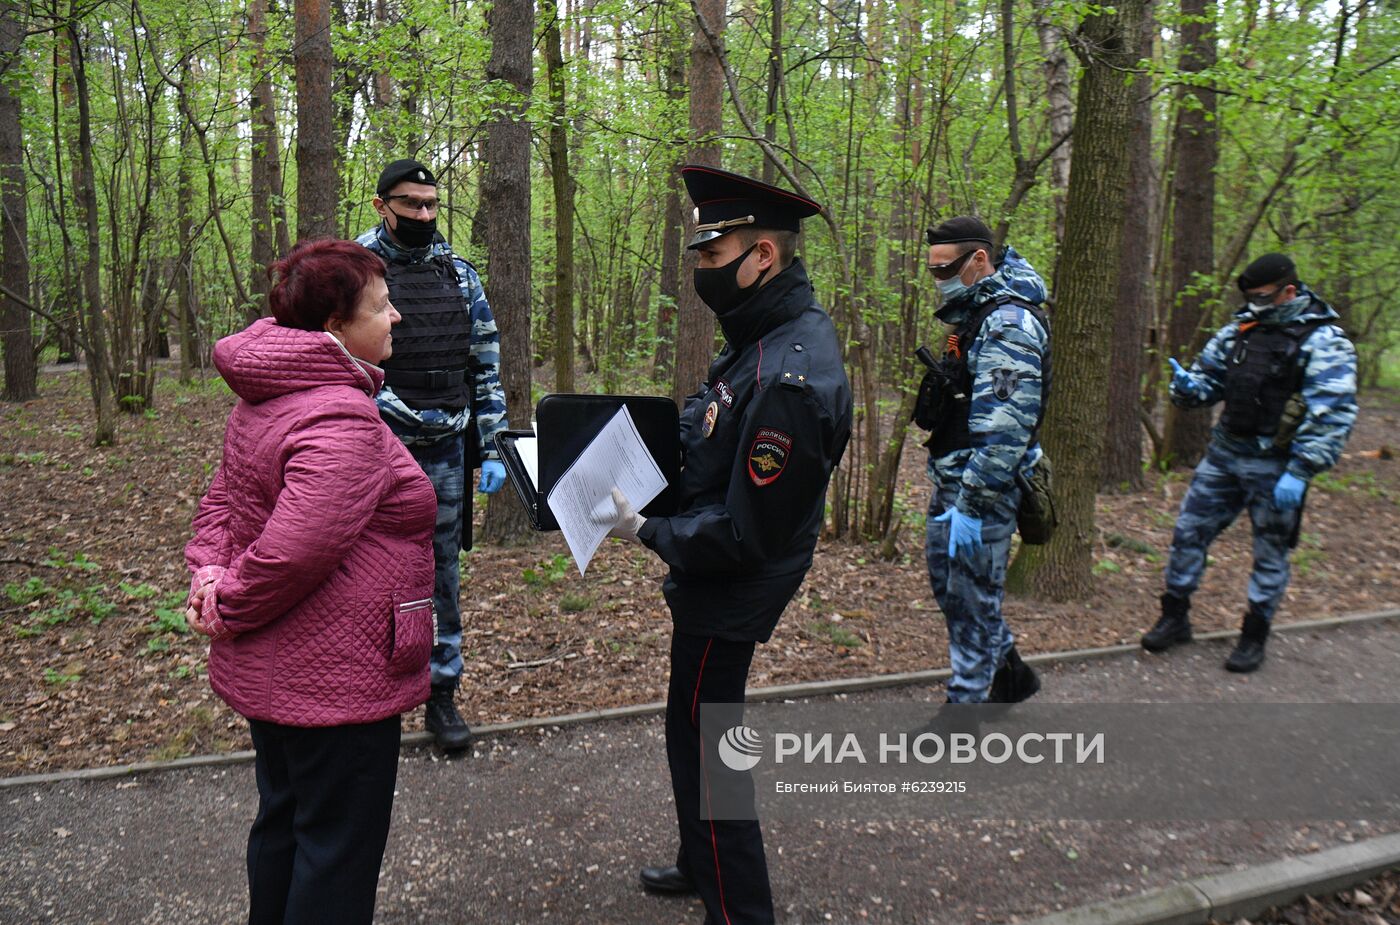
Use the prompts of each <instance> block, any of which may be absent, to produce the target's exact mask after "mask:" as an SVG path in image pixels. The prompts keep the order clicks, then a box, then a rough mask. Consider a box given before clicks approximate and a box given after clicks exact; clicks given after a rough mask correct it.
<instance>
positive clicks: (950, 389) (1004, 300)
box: [914, 295, 1051, 457]
mask: <svg viewBox="0 0 1400 925" xmlns="http://www.w3.org/2000/svg"><path fill="white" fill-rule="evenodd" d="M1008 305H1019V306H1020V307H1021V308H1024V309H1025V310H1026V311H1028V312H1030V313H1031V315H1032V316H1034V318H1035V320H1036V321H1039V322H1040V325H1041V327H1043V328H1044V329H1045V351H1044V353H1043V354H1042V356H1041V360H1040V382H1041V386H1040V414H1039V415H1038V416H1037V417H1036V420H1035V428H1034V429H1033V430H1032V431H1031V439H1030V442H1031V443H1034V442H1035V441H1036V438H1037V437H1038V436H1039V435H1040V425H1041V423H1042V422H1043V421H1044V420H1045V406H1046V404H1047V403H1048V402H1049V400H1050V378H1051V376H1050V369H1051V367H1050V319H1049V318H1048V317H1046V315H1045V312H1044V311H1043V310H1042V309H1041V308H1040V307H1039V306H1037V305H1033V304H1031V303H1030V302H1028V301H1026V300H1025V299H1018V298H1016V297H1015V296H1010V295H1001V296H998V297H997V298H996V299H994V300H992V301H989V302H983V303H982V304H981V305H979V306H978V307H977V308H976V309H974V310H973V311H971V312H969V313H968V316H967V318H965V319H964V320H963V323H962V324H961V325H959V326H958V328H957V330H956V331H955V332H954V333H953V334H952V336H950V337H949V338H948V349H947V350H946V351H945V352H944V354H943V356H942V358H940V359H937V360H933V361H932V362H931V363H930V362H929V361H928V360H924V363H925V365H927V366H928V367H929V369H928V372H926V373H924V378H923V381H922V382H921V383H920V384H919V398H918V401H917V403H916V404H915V406H914V423H916V424H918V425H919V426H920V427H922V428H923V429H924V430H927V431H929V436H928V439H927V440H925V441H924V446H926V447H928V450H929V453H930V455H932V456H934V457H939V456H943V455H945V454H947V453H951V452H953V451H954V450H965V449H967V448H968V447H970V446H972V434H971V431H970V430H969V428H968V421H969V419H970V418H971V416H972V386H973V382H972V371H971V370H970V369H968V366H967V354H968V350H969V348H971V346H972V342H973V341H974V340H975V339H976V338H977V333H978V332H979V331H980V330H982V325H983V324H984V323H985V322H986V320H987V319H988V318H989V317H990V316H991V314H992V312H994V311H996V310H997V309H999V308H1003V307H1005V306H1008ZM921 359H922V358H921Z"/></svg>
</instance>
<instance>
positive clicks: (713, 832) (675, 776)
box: [666, 633, 773, 925]
mask: <svg viewBox="0 0 1400 925" xmlns="http://www.w3.org/2000/svg"><path fill="white" fill-rule="evenodd" d="M753 650H754V643H753V642H732V641H730V640H726V639H717V638H715V637H711V636H693V635H690V634H689V633H675V634H674V635H673V636H672V638H671V683H670V688H669V690H668V692H667V695H666V759H667V761H668V762H669V763H670V765H671V788H672V790H673V791H674V793H675V798H676V819H677V821H678V822H679V823H680V834H681V847H680V852H679V853H678V855H677V858H676V865H677V866H678V867H679V868H680V869H681V870H682V871H683V872H685V873H687V874H689V875H690V878H691V879H692V880H693V881H694V882H695V885H696V887H697V889H698V890H699V893H700V898H701V899H702V900H704V902H705V911H706V916H705V922H706V925H755V923H757V925H769V923H772V922H773V894H772V891H771V890H770V888H769V885H768V862H767V860H766V858H765V857H764V854H763V834H762V832H761V831H760V830H759V827H758V822H757V820H721V819H716V820H710V819H705V818H703V815H706V813H704V804H705V799H706V795H707V794H708V789H707V786H706V777H707V775H710V776H713V775H716V774H717V773H720V774H732V773H734V772H730V771H728V770H727V769H725V768H724V767H723V766H722V765H720V764H719V756H718V754H717V753H716V750H715V749H716V744H717V743H714V742H711V743H709V744H708V745H706V744H705V743H704V742H703V741H702V740H701V737H700V705H701V704H704V703H743V702H744V688H745V685H746V684H747V682H748V678H749V664H750V663H751V662H752V661H753ZM745 776H746V777H747V774H745ZM748 786H749V787H750V788H752V783H751V782H749V784H748Z"/></svg>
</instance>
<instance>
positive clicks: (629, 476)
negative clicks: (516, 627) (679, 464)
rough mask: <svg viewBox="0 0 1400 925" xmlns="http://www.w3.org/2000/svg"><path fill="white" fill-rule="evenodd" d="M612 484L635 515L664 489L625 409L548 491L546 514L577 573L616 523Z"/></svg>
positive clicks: (660, 475) (583, 571)
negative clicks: (555, 523) (561, 534)
mask: <svg viewBox="0 0 1400 925" xmlns="http://www.w3.org/2000/svg"><path fill="white" fill-rule="evenodd" d="M518 445H519V444H518V443H517V446H518ZM614 485H616V486H617V487H618V488H620V489H622V493H623V494H624V495H626V496H627V500H628V501H629V502H631V504H632V509H633V510H636V511H640V510H641V509H642V508H643V507H645V506H646V505H647V504H649V503H650V502H651V500H652V499H653V498H655V497H656V496H657V495H659V494H661V492H662V490H663V489H664V488H665V487H666V477H665V476H664V475H662V473H661V467H660V466H658V465H657V464H656V460H655V459H653V458H652V455H651V452H650V451H649V450H648V449H647V447H646V444H645V443H643V442H642V435H641V434H639V433H638V432H637V425H636V423H635V422H633V420H632V415H631V414H630V413H629V412H628V410H627V406H626V405H623V406H622V408H621V409H620V410H619V411H618V412H617V414H615V415H613V418H612V420H611V421H609V422H608V424H607V426H606V427H604V428H603V429H602V430H601V431H599V432H598V436H596V437H594V438H593V442H592V443H590V444H588V448H587V449H585V450H584V451H583V452H582V453H580V454H579V457H578V459H575V460H574V462H573V465H571V466H569V469H568V471H567V472H565V473H564V475H563V476H562V477H561V478H560V479H559V481H558V482H556V483H555V485H554V488H553V489H551V490H550V492H549V510H550V512H551V513H553V514H554V519H555V520H557V521H558V522H559V529H560V530H562V531H564V540H565V541H566V542H567V543H568V544H569V551H570V552H572V553H573V554H574V561H575V562H577V563H578V570H579V574H584V573H585V572H586V571H587V570H588V563H589V562H590V561H592V559H593V554H594V553H595V552H597V551H598V546H599V545H600V544H601V543H602V542H603V540H604V538H605V537H607V535H608V531H609V530H611V529H612V526H613V524H615V523H617V505H615V504H613V499H612V487H613V486H614Z"/></svg>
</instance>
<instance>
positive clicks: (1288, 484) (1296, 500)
mask: <svg viewBox="0 0 1400 925" xmlns="http://www.w3.org/2000/svg"><path fill="white" fill-rule="evenodd" d="M1307 487H1308V483H1307V482H1305V481H1303V480H1302V479H1300V478H1298V476H1296V475H1294V474H1293V473H1291V472H1285V473H1284V474H1283V477H1282V478H1280V479H1279V480H1278V484H1277V485H1275V486H1274V507H1276V508H1278V509H1279V510H1280V511H1291V510H1294V509H1295V508H1297V507H1298V506H1299V505H1301V504H1302V503H1303V490H1304V489H1306V488H1307Z"/></svg>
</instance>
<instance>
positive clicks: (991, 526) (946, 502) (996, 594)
mask: <svg viewBox="0 0 1400 925" xmlns="http://www.w3.org/2000/svg"><path fill="white" fill-rule="evenodd" d="M959 490H960V483H958V482H956V481H954V482H936V483H935V487H934V490H933V495H932V497H930V498H929V505H928V523H927V536H926V539H925V543H924V554H925V556H926V557H927V559H928V577H929V582H930V583H931V584H932V585H933V596H934V598H935V599H936V600H937V601H938V606H939V607H940V608H942V610H943V617H944V619H945V620H946V621H947V623H948V661H949V664H950V666H951V667H952V670H953V676H952V677H951V678H949V679H948V700H949V701H950V702H952V703H982V702H983V701H985V700H986V699H987V693H988V691H989V690H990V689H991V686H992V676H993V675H994V674H996V670H997V667H998V666H999V665H1000V664H1001V662H1002V659H1004V658H1005V657H1006V653H1007V652H1008V651H1010V649H1011V646H1012V644H1013V643H1014V642H1015V641H1016V640H1015V637H1014V636H1012V635H1011V629H1010V628H1009V627H1008V626H1007V625H1006V620H1004V619H1003V618H1002V615H1001V603H1002V598H1003V597H1005V588H1006V564H1007V560H1008V559H1009V558H1010V556H1011V534H1013V533H1015V532H1016V507H1017V505H1018V504H1019V503H1020V498H1021V493H1020V490H1019V489H1016V488H1012V489H1011V490H1010V491H1008V492H1007V493H1005V494H1003V495H1001V496H1000V498H998V500H997V503H996V506H995V507H994V508H993V509H992V511H991V512H990V513H989V514H987V515H986V516H984V517H983V518H982V548H981V550H979V551H978V552H977V553H976V554H975V555H974V556H972V558H971V559H951V558H949V556H948V524H947V522H946V521H945V522H944V523H937V522H936V521H935V520H934V518H935V517H937V516H938V515H939V514H942V513H943V512H944V511H945V510H947V509H949V508H951V507H953V506H954V504H955V503H956V501H957V499H958V492H959Z"/></svg>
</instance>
